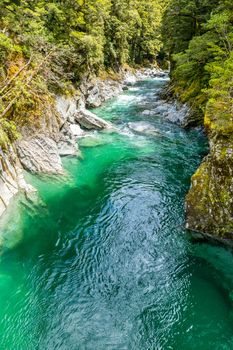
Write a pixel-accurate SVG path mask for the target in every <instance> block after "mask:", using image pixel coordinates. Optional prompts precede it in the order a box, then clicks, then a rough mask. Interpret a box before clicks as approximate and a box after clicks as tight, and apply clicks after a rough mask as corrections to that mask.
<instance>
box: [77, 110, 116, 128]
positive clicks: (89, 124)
mask: <svg viewBox="0 0 233 350" xmlns="http://www.w3.org/2000/svg"><path fill="white" fill-rule="evenodd" d="M75 120H76V121H77V123H79V125H80V126H81V127H82V128H84V129H87V130H103V129H112V128H113V126H112V124H111V123H109V122H107V121H105V120H103V119H101V118H99V117H97V115H95V114H94V113H92V112H91V111H88V110H87V109H84V108H81V109H79V110H78V111H77V113H76V116H75Z"/></svg>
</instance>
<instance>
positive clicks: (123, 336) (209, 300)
mask: <svg viewBox="0 0 233 350" xmlns="http://www.w3.org/2000/svg"><path fill="white" fill-rule="evenodd" d="M163 84H164V81H163V80H158V79H157V80H156V79H155V80H148V81H143V82H139V83H137V84H136V85H135V86H134V87H131V88H130V90H129V91H126V92H125V93H124V94H122V95H121V96H119V97H118V98H116V99H114V100H112V101H110V102H108V103H107V104H105V105H104V106H103V107H101V108H99V109H97V110H96V111H95V112H96V113H97V114H98V115H99V116H101V117H104V118H106V119H107V120H112V122H113V123H115V124H116V125H117V126H118V128H119V130H120V132H117V133H102V134H101V133H100V134H95V135H94V136H92V137H89V138H86V139H83V140H82V141H81V150H82V154H83V158H82V159H77V158H66V159H64V167H65V169H66V170H67V173H68V176H67V177H66V178H39V177H34V176H29V175H28V178H29V180H30V181H31V183H32V184H33V185H34V186H36V187H37V189H38V191H39V195H40V199H41V200H40V202H39V203H38V205H37V206H31V205H29V204H28V203H26V202H25V203H21V204H19V205H17V203H16V202H17V201H15V202H14V205H15V206H16V205H17V207H15V208H14V205H13V207H12V208H11V210H10V211H9V213H8V216H6V217H5V221H7V220H8V221H7V225H6V223H5V225H4V226H3V228H2V236H1V245H2V248H1V256H0V350H35V349H38V350H40V349H41V350H42V349H43V350H55V349H59V350H60V349H61V350H66V349H68V350H124V349H125V350H131V349H132V350H161V349H162V350H167V349H174V350H191V349H193V350H194V349H195V350H218V349H219V350H220V349H221V350H225V349H226V350H231V349H233V256H232V253H231V252H230V251H227V250H225V249H223V248H221V247H214V246H209V245H206V244H195V245H194V244H192V243H191V242H190V240H189V238H188V235H187V233H186V232H185V230H184V229H183V224H184V208H183V203H184V196H185V194H186V192H187V190H188V188H189V185H190V176H191V174H192V173H193V172H194V171H195V169H196V168H197V166H198V165H199V163H200V161H201V159H202V158H203V155H204V154H205V152H206V140H205V137H204V136H203V135H202V134H201V133H200V131H198V130H192V131H189V132H187V131H184V130H182V129H181V128H179V127H178V126H176V125H174V124H171V123H170V122H168V121H166V119H164V117H163V113H162V112H163V107H164V106H163V105H162V102H159V103H158V101H157V99H158V97H157V96H156V93H158V91H159V89H160V87H161V86H162V85H163ZM158 105H159V108H157V107H158ZM156 106H157V107H156ZM155 107H156V108H155ZM164 108H165V107H164ZM165 109H166V108H165ZM145 111H146V112H145ZM148 111H150V112H148ZM151 111H153V112H151ZM145 123H147V124H146V125H145ZM148 123H149V124H148Z"/></svg>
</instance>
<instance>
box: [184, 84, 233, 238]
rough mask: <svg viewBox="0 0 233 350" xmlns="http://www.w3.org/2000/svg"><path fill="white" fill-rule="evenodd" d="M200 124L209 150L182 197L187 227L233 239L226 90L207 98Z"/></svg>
mask: <svg viewBox="0 0 233 350" xmlns="http://www.w3.org/2000/svg"><path fill="white" fill-rule="evenodd" d="M220 87H221V86H220V85H219V86H218V88H219V89H220ZM216 91H217V88H216ZM204 124H205V128H206V131H207V134H208V138H209V143H210V152H209V155H208V156H207V157H206V158H205V159H204V161H203V163H202V164H201V166H200V167H199V169H198V170H197V172H196V173H195V174H194V175H193V177H192V185H191V189H190V191H189V193H188V195H187V198H186V209H187V210H186V214H187V228H190V229H192V230H195V231H201V232H205V233H208V234H210V235H212V236H213V237H216V238H226V239H233V100H232V97H231V95H230V94H229V95H227V94H225V95H223V96H222V97H221V98H220V97H219V98H218V99H216V100H215V99H212V100H210V102H209V103H208V105H207V109H206V113H205V120H204Z"/></svg>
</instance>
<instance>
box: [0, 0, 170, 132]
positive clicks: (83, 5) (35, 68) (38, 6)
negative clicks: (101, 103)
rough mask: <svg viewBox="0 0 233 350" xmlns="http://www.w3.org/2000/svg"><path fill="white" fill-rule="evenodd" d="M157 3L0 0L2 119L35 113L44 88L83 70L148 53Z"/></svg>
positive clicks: (153, 46)
mask: <svg viewBox="0 0 233 350" xmlns="http://www.w3.org/2000/svg"><path fill="white" fill-rule="evenodd" d="M163 9H164V2H163V1H162V0H152V1H150V2H148V1H147V0H142V1H140V0H131V1H129V0H51V1H48V0H30V1H27V0H0V96H1V99H0V122H1V124H2V126H3V125H5V123H4V122H3V118H8V119H12V120H17V124H18V123H20V122H25V121H28V120H29V119H30V118H34V119H35V117H39V116H40V115H41V114H42V113H43V106H44V105H46V102H48V101H47V100H48V98H49V96H50V92H62V93H64V92H68V91H71V90H72V87H75V88H76V87H77V86H78V84H79V82H80V80H81V79H82V78H83V76H88V75H90V74H98V73H99V72H100V71H104V70H106V69H113V70H114V71H118V70H119V69H120V68H121V67H122V66H123V65H124V64H129V65H135V64H140V65H142V64H144V63H145V62H148V61H149V62H152V61H154V60H155V58H156V56H157V54H158V52H159V49H160V46H161V38H160V37H161V35H160V26H161V19H162V12H163ZM12 123H13V122H12ZM12 125H13V124H12ZM8 131H9V130H8Z"/></svg>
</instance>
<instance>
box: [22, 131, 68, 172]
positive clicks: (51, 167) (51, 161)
mask: <svg viewBox="0 0 233 350" xmlns="http://www.w3.org/2000/svg"><path fill="white" fill-rule="evenodd" d="M17 151H18V155H19V158H20V161H21V164H22V165H23V167H24V169H26V170H28V171H30V172H32V173H45V174H62V173H63V169H62V163H61V158H60V156H59V152H58V147H57V144H56V142H55V141H54V140H53V139H51V138H50V137H48V136H46V135H43V134H40V135H35V136H32V137H29V138H27V139H23V140H21V141H19V142H18V143H17Z"/></svg>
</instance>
